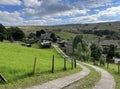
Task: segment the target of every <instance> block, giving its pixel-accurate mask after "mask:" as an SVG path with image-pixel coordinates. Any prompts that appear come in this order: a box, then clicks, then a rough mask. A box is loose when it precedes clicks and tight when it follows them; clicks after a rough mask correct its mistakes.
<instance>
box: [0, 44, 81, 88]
mask: <svg viewBox="0 0 120 89" xmlns="http://www.w3.org/2000/svg"><path fill="white" fill-rule="evenodd" d="M53 55H54V56H55V73H54V74H52V73H51V65H52V64H51V63H52V56H53ZM35 57H37V68H36V75H35V76H33V75H32V71H33V64H34V58H35ZM63 65H64V64H63V58H62V57H61V56H60V55H59V54H58V53H56V50H55V49H53V48H51V49H34V48H27V47H22V46H19V45H15V44H10V43H0V73H1V74H2V75H3V76H4V77H5V78H6V79H7V81H8V84H0V89H4V88H7V89H16V87H26V86H32V85H35V84H38V83H42V82H46V81H49V80H53V79H56V78H58V77H63V76H66V75H69V74H72V73H75V72H77V71H79V70H80V69H79V68H77V69H74V70H71V63H70V62H67V71H63ZM13 87H14V88H13Z"/></svg>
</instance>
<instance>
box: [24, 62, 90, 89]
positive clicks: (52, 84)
mask: <svg viewBox="0 0 120 89" xmlns="http://www.w3.org/2000/svg"><path fill="white" fill-rule="evenodd" d="M77 65H78V66H80V67H81V68H82V71H80V72H79V73H76V74H72V75H70V76H66V77H63V78H58V79H56V80H53V81H49V82H47V83H43V84H41V85H36V86H33V87H29V88H26V89H61V88H63V87H65V86H68V85H70V84H72V83H74V82H76V81H78V80H80V79H82V78H84V77H85V76H86V75H88V74H89V73H90V70H89V69H88V68H86V67H85V66H83V65H81V64H77Z"/></svg>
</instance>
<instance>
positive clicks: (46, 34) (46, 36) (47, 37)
mask: <svg viewBox="0 0 120 89" xmlns="http://www.w3.org/2000/svg"><path fill="white" fill-rule="evenodd" d="M50 36H51V33H45V34H41V39H42V40H46V39H47V40H51V38H50Z"/></svg>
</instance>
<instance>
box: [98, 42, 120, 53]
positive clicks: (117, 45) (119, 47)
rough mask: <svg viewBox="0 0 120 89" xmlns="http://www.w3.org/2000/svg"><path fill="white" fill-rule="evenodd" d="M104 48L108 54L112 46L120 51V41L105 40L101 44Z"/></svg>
mask: <svg viewBox="0 0 120 89" xmlns="http://www.w3.org/2000/svg"><path fill="white" fill-rule="evenodd" d="M99 45H101V46H102V47H103V51H104V52H107V51H108V49H109V46H110V45H114V46H115V47H116V49H117V50H120V40H103V41H101V42H100V43H99Z"/></svg>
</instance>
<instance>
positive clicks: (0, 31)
mask: <svg viewBox="0 0 120 89" xmlns="http://www.w3.org/2000/svg"><path fill="white" fill-rule="evenodd" d="M24 37H25V34H24V32H23V31H22V30H21V29H20V28H18V27H10V28H5V26H3V25H2V24H0V41H3V40H9V41H14V40H15V41H21V40H22V39H23V38H24Z"/></svg>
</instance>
